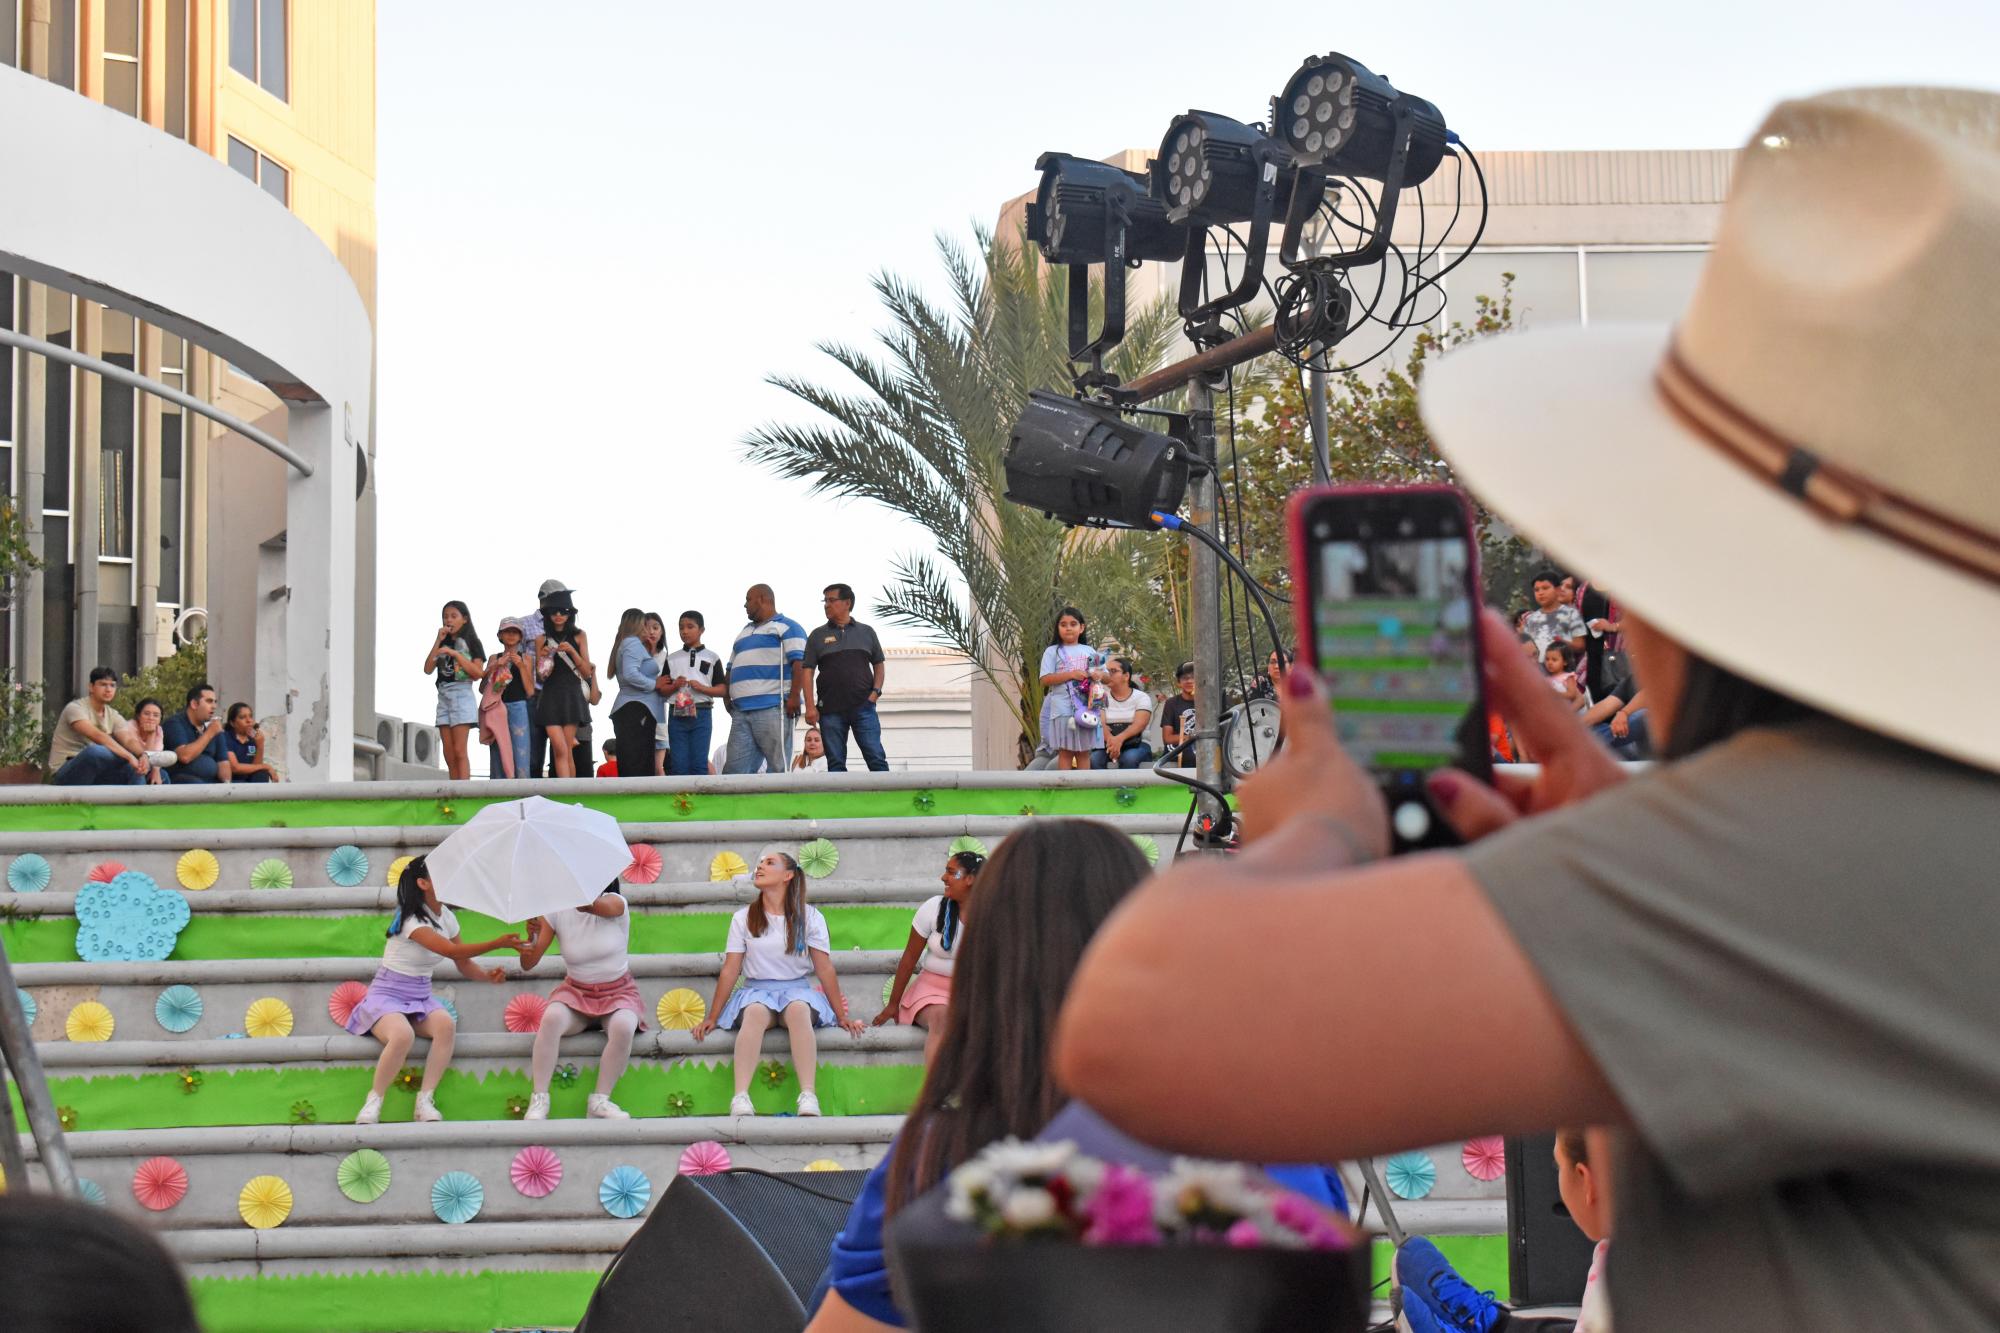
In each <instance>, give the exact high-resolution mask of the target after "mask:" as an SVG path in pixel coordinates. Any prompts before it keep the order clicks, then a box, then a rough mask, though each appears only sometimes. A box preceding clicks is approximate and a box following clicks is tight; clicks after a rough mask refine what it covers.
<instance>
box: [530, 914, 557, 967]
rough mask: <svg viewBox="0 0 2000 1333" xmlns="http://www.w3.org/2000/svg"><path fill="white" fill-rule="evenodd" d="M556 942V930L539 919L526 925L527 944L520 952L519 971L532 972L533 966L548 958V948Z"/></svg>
mask: <svg viewBox="0 0 2000 1333" xmlns="http://www.w3.org/2000/svg"><path fill="white" fill-rule="evenodd" d="M555 942H556V928H555V927H554V926H552V925H550V924H549V923H548V922H547V921H545V920H543V919H542V918H541V917H536V918H535V919H534V920H533V921H530V922H529V923H528V944H527V947H526V948H524V949H522V950H521V970H522V971H523V972H532V971H534V970H535V965H536V964H537V963H539V962H541V961H542V959H543V958H545V957H547V956H548V952H549V946H550V945H551V944H554V943H555Z"/></svg>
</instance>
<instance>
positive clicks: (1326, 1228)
mask: <svg viewBox="0 0 2000 1333" xmlns="http://www.w3.org/2000/svg"><path fill="white" fill-rule="evenodd" d="M1271 1216H1272V1218H1273V1219H1274V1220H1275V1221H1276V1222H1277V1223H1278V1225H1279V1226H1282V1227H1285V1228H1286V1229H1288V1230H1291V1231H1296V1232H1297V1233H1298V1234H1299V1235H1301V1236H1303V1237H1304V1238H1305V1242H1306V1244H1307V1245H1308V1246H1309V1247H1310V1248H1312V1249H1315V1250H1344V1249H1346V1248H1347V1238H1346V1237H1345V1236H1343V1235H1342V1234H1341V1233H1340V1231H1339V1230H1338V1229H1337V1228H1336V1227H1335V1226H1334V1225H1333V1224H1332V1222H1331V1221H1329V1220H1328V1218H1327V1216H1326V1214H1324V1213H1322V1212H1321V1211H1320V1210H1319V1209H1317V1208H1315V1207H1313V1205H1312V1204H1310V1203H1308V1202H1307V1201H1306V1200H1304V1199H1301V1198H1300V1197H1299V1196H1298V1195H1296V1194H1282V1193H1281V1194H1279V1195H1278V1197H1277V1198H1276V1199H1275V1200H1274V1201H1273V1202H1272V1204H1271Z"/></svg>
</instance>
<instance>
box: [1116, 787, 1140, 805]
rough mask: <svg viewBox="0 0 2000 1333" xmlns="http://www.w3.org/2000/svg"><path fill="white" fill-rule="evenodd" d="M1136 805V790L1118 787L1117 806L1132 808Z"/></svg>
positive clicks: (1137, 794)
mask: <svg viewBox="0 0 2000 1333" xmlns="http://www.w3.org/2000/svg"><path fill="white" fill-rule="evenodd" d="M1138 803H1139V792H1138V789H1137V788H1135V787H1120V788H1119V789H1118V804H1120V805H1123V806H1132V805H1137V804H1138Z"/></svg>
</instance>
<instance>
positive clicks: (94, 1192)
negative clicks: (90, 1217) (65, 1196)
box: [76, 1180, 110, 1208]
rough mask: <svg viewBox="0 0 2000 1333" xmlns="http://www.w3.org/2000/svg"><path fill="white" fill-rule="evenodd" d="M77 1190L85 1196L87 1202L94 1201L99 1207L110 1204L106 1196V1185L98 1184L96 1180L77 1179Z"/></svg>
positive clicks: (84, 1199)
mask: <svg viewBox="0 0 2000 1333" xmlns="http://www.w3.org/2000/svg"><path fill="white" fill-rule="evenodd" d="M76 1192H77V1193H78V1194H80V1195H82V1196H83V1201H84V1202H85V1203H94V1204H96V1205H97V1206H98V1207H99V1208H103V1207H106V1206H108V1205H109V1202H110V1201H109V1200H107V1199H106V1198H105V1197H104V1186H102V1185H100V1184H98V1183H97V1182H96V1181H94V1180H79V1181H77V1182H76Z"/></svg>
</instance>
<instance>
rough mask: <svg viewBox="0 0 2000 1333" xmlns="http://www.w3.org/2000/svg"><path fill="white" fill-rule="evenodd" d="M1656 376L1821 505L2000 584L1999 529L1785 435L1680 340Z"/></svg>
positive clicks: (1735, 452)
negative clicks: (1704, 370)
mask: <svg viewBox="0 0 2000 1333" xmlns="http://www.w3.org/2000/svg"><path fill="white" fill-rule="evenodd" d="M1653 382H1654V384H1655V385H1656V386H1657V387H1658V389H1659V392H1660V397H1661V398H1663V399H1664V400H1666V404H1667V406H1668V407H1669V408H1671V409H1672V410H1673V412H1674V414H1675V415H1676V416H1677V417H1679V418H1680V419H1681V420H1682V421H1683V422H1684V423H1686V425H1687V426H1688V427H1689V428H1690V429H1692V430H1693V431H1694V432H1695V433H1696V434H1697V435H1699V436H1701V438H1703V439H1704V440H1707V441H1708V442H1709V443H1710V444H1713V445H1715V446H1716V447H1718V448H1720V449H1721V450H1722V451H1723V452H1724V453H1727V454H1728V455H1729V456H1730V457H1732V458H1734V459H1735V460H1736V461H1738V462H1739V463H1742V464H1743V465H1744V466H1745V467H1747V468H1749V469H1750V470H1751V471H1752V472H1754V473H1756V474H1757V475H1758V476H1760V477H1762V478H1764V479H1765V480H1766V481H1768V482H1770V483H1771V484H1772V485H1775V486H1776V487H1778V489H1780V490H1782V491H1784V492H1785V493H1786V494H1787V495H1791V496H1793V497H1795V498H1797V499H1799V500H1801V501H1803V502H1804V503H1805V504H1806V505H1807V506H1809V507H1810V508H1811V509H1812V510H1814V512H1816V513H1818V514H1820V515H1822V516H1823V517H1825V518H1828V519H1831V520H1832V521H1834V522H1836V523H1851V524H1854V525H1857V526H1859V527H1864V528H1867V529H1868V530H1869V531H1871V532H1874V533H1877V534H1878V535H1880V536H1883V537H1886V538H1888V539H1889V540H1890V541H1893V542H1895V543H1896V544H1898V545H1899V546H1903V547H1907V548H1908V549H1910V550H1913V551H1916V552H1918V553H1919V554H1922V555H1925V556H1928V557H1930V558H1931V559H1933V560H1937V561H1940V562H1942V563H1944V564H1947V565H1950V566H1952V567H1953V568H1954V569H1958V570H1962V571H1964V572H1965V573H1967V574H1970V575H1972V576H1973V577H1975V578H1979V579H1984V580H1986V581H1987V582H1989V583H1995V584H2000V533H1994V532H1989V531H1986V530H1984V529H1981V528H1976V527H1973V526H1972V525H1970V524H1968V523H1965V522H1962V521H1960V520H1959V519H1955V518H1952V517H1951V516H1950V515H1947V514H1941V513H1939V512H1938V511H1937V510H1935V509H1932V508H1930V507H1928V506H1927V505H1924V504H1922V503H1920V502H1919V501H1916V500H1912V499H1910V498H1909V497H1908V496H1905V495H1899V494H1897V493H1896V492H1895V491H1892V490H1890V489H1888V488H1887V487H1885V486H1883V485H1881V484H1880V483H1878V482H1876V481H1874V480H1872V479H1871V478H1869V477H1866V476H1863V475H1862V474H1861V473H1858V472H1856V471H1854V470H1853V469H1851V468H1847V467H1843V466H1842V465H1840V464H1839V463H1832V462H1828V461H1827V460H1826V459H1824V458H1822V457H1820V456H1819V455H1818V454H1816V453H1814V452H1813V451H1812V450H1811V449H1808V448H1806V447H1805V446H1804V445H1801V444H1797V443H1794V442H1793V441H1791V440H1788V439H1786V438H1785V437H1784V436H1782V435H1779V434H1778V433H1777V432H1776V431H1773V430H1771V429H1770V428H1769V427H1767V426H1765V425H1764V424H1763V423H1762V422H1760V421H1758V420H1756V419H1755V418H1753V417H1752V416H1750V415H1749V414H1748V413H1747V412H1745V411H1743V410H1742V409H1741V408H1739V407H1737V406H1736V404H1734V403H1732V402H1730V401H1729V400H1728V399H1727V398H1725V397H1723V396H1722V395H1721V394H1719V393H1717V392H1716V391H1715V389H1714V388H1713V387H1711V386H1710V385H1709V384H1708V383H1707V382H1706V381H1704V380H1703V379H1702V378H1701V377H1700V376H1699V375H1697V374H1696V373H1695V372H1694V371H1693V370H1691V369H1689V368H1688V364H1687V362H1686V361H1685V360H1683V359H1682V358H1681V355H1680V349H1679V348H1678V347H1677V346H1671V345H1670V346H1669V347H1668V348H1667V354H1666V356H1665V357H1664V358H1663V359H1662V360H1661V362H1660V364H1659V367H1658V368H1657V370H1656V371H1655V372H1654V375H1653Z"/></svg>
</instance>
